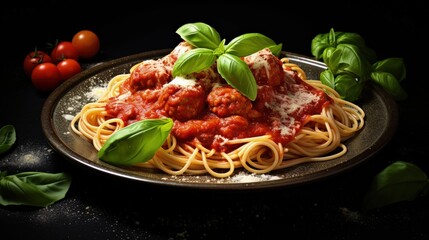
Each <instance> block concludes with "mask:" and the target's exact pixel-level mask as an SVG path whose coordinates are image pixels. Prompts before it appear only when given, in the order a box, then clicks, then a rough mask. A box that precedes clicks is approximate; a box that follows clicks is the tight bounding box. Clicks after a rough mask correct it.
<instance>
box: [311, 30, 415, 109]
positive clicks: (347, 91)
mask: <svg viewBox="0 0 429 240" xmlns="http://www.w3.org/2000/svg"><path fill="white" fill-rule="evenodd" d="M311 53H312V54H313V56H315V57H316V59H317V60H323V62H324V63H325V64H326V66H327V69H326V70H324V71H323V72H322V74H321V76H320V79H321V81H322V83H324V84H326V85H328V86H330V87H332V88H334V89H335V90H336V91H337V92H338V93H339V94H340V96H341V97H342V98H343V99H345V100H348V101H352V102H354V101H356V100H357V99H358V98H359V97H360V94H361V91H362V89H363V85H364V84H365V82H367V81H373V82H375V83H376V84H378V85H380V86H381V87H382V88H383V89H385V90H386V91H387V92H388V93H389V94H391V95H392V96H393V97H394V98H395V99H396V100H404V99H406V98H407V93H406V92H405V90H404V89H403V88H402V86H401V85H400V82H401V81H402V80H403V79H405V77H406V69H405V64H404V61H403V59H402V58H388V59H385V60H382V61H378V62H376V54H375V51H374V50H372V49H371V48H369V47H367V46H366V44H365V41H364V39H363V38H362V37H361V36H360V35H358V34H356V33H346V32H335V31H334V29H332V28H331V30H330V32H329V33H325V34H319V35H317V36H316V37H315V38H313V40H312V42H311ZM346 85H349V86H348V87H346Z"/></svg>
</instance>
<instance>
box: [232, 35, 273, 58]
mask: <svg viewBox="0 0 429 240" xmlns="http://www.w3.org/2000/svg"><path fill="white" fill-rule="evenodd" d="M271 46H276V43H275V42H274V41H273V40H272V39H271V38H269V37H266V36H265V35H263V34H260V33H246V34H243V35H240V36H238V37H236V38H234V39H232V40H231V42H230V43H229V44H228V45H227V46H226V49H225V53H229V54H232V55H235V56H238V57H245V56H248V55H250V54H252V53H255V52H257V51H259V50H262V49H264V48H268V47H271Z"/></svg>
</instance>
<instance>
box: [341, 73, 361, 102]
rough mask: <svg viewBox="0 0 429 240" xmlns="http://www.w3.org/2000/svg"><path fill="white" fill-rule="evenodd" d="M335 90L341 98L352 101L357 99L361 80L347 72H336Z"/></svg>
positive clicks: (359, 93)
mask: <svg viewBox="0 0 429 240" xmlns="http://www.w3.org/2000/svg"><path fill="white" fill-rule="evenodd" d="M334 82H335V90H336V91H337V92H338V93H339V94H340V96H341V98H342V99H344V100H347V101H349V102H354V101H356V100H358V99H359V96H360V95H361V93H362V89H363V81H361V80H359V78H358V77H357V76H356V75H354V74H352V73H348V72H344V73H341V74H338V75H337V76H336V77H335V80H334Z"/></svg>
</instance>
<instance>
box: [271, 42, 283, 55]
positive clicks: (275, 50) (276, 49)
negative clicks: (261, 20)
mask: <svg viewBox="0 0 429 240" xmlns="http://www.w3.org/2000/svg"><path fill="white" fill-rule="evenodd" d="M268 48H269V49H270V51H271V52H272V53H273V54H274V55H275V56H277V57H279V56H280V54H281V53H282V48H283V44H282V43H279V44H277V45H272V46H270V47H268Z"/></svg>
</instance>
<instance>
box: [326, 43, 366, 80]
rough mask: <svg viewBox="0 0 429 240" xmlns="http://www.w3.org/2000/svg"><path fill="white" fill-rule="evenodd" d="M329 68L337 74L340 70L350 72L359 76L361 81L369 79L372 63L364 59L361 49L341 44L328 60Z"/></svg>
mask: <svg viewBox="0 0 429 240" xmlns="http://www.w3.org/2000/svg"><path fill="white" fill-rule="evenodd" d="M327 66H328V68H330V69H331V70H332V72H334V74H336V73H337V72H338V71H339V70H344V71H348V72H351V73H354V74H355V75H357V76H359V78H360V79H362V80H366V79H368V78H369V73H370V70H371V65H370V63H369V62H368V61H367V60H366V59H364V58H362V56H361V53H360V51H359V48H357V47H356V46H355V45H351V44H340V45H338V46H337V48H336V49H335V51H334V52H333V53H332V55H331V57H330V58H329V59H328V63H327Z"/></svg>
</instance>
